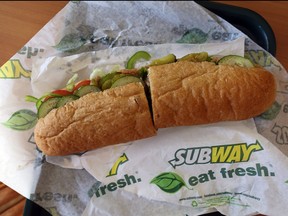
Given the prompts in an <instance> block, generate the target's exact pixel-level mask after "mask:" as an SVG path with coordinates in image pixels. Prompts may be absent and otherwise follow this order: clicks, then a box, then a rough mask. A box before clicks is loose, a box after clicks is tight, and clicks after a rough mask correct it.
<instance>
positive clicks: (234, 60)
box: [217, 55, 254, 68]
mask: <svg viewBox="0 0 288 216" xmlns="http://www.w3.org/2000/svg"><path fill="white" fill-rule="evenodd" d="M217 63H218V64H226V65H238V66H240V67H248V68H249V67H254V65H253V63H252V62H251V61H250V60H249V59H247V58H244V57H242V56H237V55H228V56H224V57H222V58H221V59H220V60H219V61H218V62H217Z"/></svg>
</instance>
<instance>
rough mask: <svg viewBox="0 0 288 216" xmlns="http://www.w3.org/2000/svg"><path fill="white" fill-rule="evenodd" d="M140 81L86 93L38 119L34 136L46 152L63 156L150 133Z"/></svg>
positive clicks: (150, 117)
mask: <svg viewBox="0 0 288 216" xmlns="http://www.w3.org/2000/svg"><path fill="white" fill-rule="evenodd" d="M155 134H156V130H155V128H154V126H153V123H152V116H151V113H150V110H149V106H148V102H147V99H146V95H145V92H144V87H143V85H142V84H141V83H131V84H128V85H125V86H121V87H117V88H112V89H109V90H106V91H103V92H99V93H89V94H87V95H85V96H83V97H81V98H80V99H78V100H75V101H72V102H70V103H68V104H66V105H64V106H63V107H60V108H57V109H54V110H52V111H51V112H49V113H48V114H47V116H45V117H44V118H40V119H39V121H38V123H37V125H36V127H35V130H34V137H35V141H36V143H37V146H38V148H39V149H40V150H41V151H43V153H44V154H46V155H67V154H72V153H76V152H83V151H87V150H92V149H95V148H99V147H103V146H107V145H112V144H118V143H125V142H128V141H133V140H138V139H143V138H147V137H151V136H154V135H155Z"/></svg>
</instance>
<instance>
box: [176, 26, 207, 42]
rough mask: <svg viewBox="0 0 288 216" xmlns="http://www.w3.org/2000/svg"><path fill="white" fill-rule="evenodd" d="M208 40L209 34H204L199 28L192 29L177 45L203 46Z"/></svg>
mask: <svg viewBox="0 0 288 216" xmlns="http://www.w3.org/2000/svg"><path fill="white" fill-rule="evenodd" d="M207 39H208V33H205V32H203V31H202V30H201V29H199V28H192V29H190V30H188V31H187V32H185V33H184V35H183V36H182V38H181V39H180V40H178V41H177V43H191V44H201V43H205V42H206V41H207Z"/></svg>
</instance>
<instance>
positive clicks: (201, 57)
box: [177, 52, 208, 62]
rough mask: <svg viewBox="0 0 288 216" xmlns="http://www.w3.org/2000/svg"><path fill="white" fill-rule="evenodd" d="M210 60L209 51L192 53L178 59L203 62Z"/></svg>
mask: <svg viewBox="0 0 288 216" xmlns="http://www.w3.org/2000/svg"><path fill="white" fill-rule="evenodd" d="M207 60H208V53H207V52H200V53H190V54H187V55H185V56H183V57H182V58H180V59H178V60H177V61H191V62H202V61H207Z"/></svg>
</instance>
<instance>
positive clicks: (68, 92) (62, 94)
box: [52, 89, 73, 96]
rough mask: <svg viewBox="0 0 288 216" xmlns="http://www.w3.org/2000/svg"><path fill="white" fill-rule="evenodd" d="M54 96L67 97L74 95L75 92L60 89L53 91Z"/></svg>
mask: <svg viewBox="0 0 288 216" xmlns="http://www.w3.org/2000/svg"><path fill="white" fill-rule="evenodd" d="M52 94H58V95H60V96H66V95H71V94H73V92H71V91H68V90H65V89H58V90H54V91H52Z"/></svg>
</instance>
